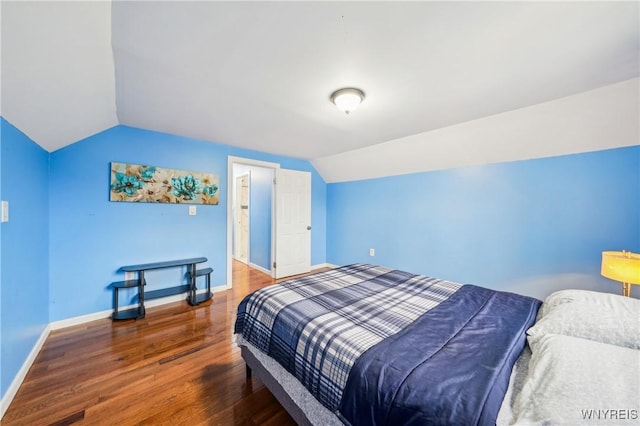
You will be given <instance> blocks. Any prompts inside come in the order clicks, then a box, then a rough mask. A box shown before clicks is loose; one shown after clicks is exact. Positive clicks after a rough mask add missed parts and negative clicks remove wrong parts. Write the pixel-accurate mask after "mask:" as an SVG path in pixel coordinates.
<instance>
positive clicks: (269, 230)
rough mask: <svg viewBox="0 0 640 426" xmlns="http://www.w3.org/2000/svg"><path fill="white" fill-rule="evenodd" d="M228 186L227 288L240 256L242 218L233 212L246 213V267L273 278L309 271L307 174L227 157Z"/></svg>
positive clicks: (309, 234) (309, 239)
mask: <svg viewBox="0 0 640 426" xmlns="http://www.w3.org/2000/svg"><path fill="white" fill-rule="evenodd" d="M243 175H247V176H248V183H247V186H248V190H247V192H248V200H247V201H248V203H246V204H244V203H243V202H242V191H243V189H242V185H243V184H242V182H243V181H242V179H241V177H242V176H243ZM276 176H278V178H277V180H278V184H277V185H276ZM227 182H228V190H227V218H228V220H227V288H231V286H232V283H233V259H235V258H236V256H238V257H239V258H242V253H239V251H242V250H241V245H242V241H241V239H242V230H241V229H240V223H239V222H240V221H241V220H242V218H241V214H238V215H236V212H238V213H240V212H242V211H243V210H245V211H246V212H247V214H248V232H247V235H248V236H247V238H246V239H247V249H246V263H245V264H246V265H247V266H248V267H250V268H251V269H255V270H257V271H260V272H263V273H264V274H267V275H268V276H269V277H273V278H275V277H278V278H279V277H282V276H290V275H295V274H299V273H304V272H309V270H310V266H311V265H310V260H311V210H310V208H311V184H310V183H311V173H310V172H302V171H295V170H285V169H281V168H280V165H279V164H277V163H269V162H265V161H258V160H251V159H247V158H240V157H232V156H229V157H228V174H227ZM305 182H306V183H305ZM301 183H304V184H301ZM276 188H277V189H276ZM278 194H279V195H278ZM245 205H246V206H247V208H246V209H245V208H243V206H245ZM305 206H306V207H305ZM302 207H305V208H302ZM302 212H307V214H306V215H305V214H301V213H302ZM278 217H279V218H280V219H279V220H278ZM238 219H239V220H238ZM237 248H239V249H240V250H239V251H238V250H237ZM243 263H244V262H243ZM276 263H277V269H276ZM276 271H277V272H278V274H276Z"/></svg>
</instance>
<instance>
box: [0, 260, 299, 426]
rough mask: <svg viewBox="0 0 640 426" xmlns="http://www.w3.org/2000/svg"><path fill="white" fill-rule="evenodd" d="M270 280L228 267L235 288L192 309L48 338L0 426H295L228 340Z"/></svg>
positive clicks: (178, 307)
mask: <svg viewBox="0 0 640 426" xmlns="http://www.w3.org/2000/svg"><path fill="white" fill-rule="evenodd" d="M274 282H275V281H274V280H273V279H272V278H271V277H269V276H268V275H266V274H263V273H262V272H259V271H256V270H254V269H251V268H249V267H247V266H246V265H244V264H243V263H240V262H236V261H234V265H233V289H232V290H227V291H224V292H220V293H216V294H215V295H214V297H213V300H212V301H208V302H205V303H203V304H201V305H199V306H197V307H192V306H190V305H188V304H187V302H186V301H185V302H178V303H172V304H168V305H164V306H159V307H155V308H149V309H148V310H147V315H146V318H144V319H142V320H126V321H116V322H114V321H111V320H110V319H102V320H98V321H92V322H89V323H85V324H82V325H78V326H73V327H68V328H65V329H62V330H56V331H53V332H51V334H50V335H49V337H48V338H47V341H46V343H45V344H44V347H43V349H42V350H41V351H40V353H39V355H38V356H37V358H36V360H35V362H34V364H33V365H32V367H31V369H30V371H29V373H28V374H27V377H26V379H25V381H24V382H23V384H22V386H21V387H20V390H19V391H18V393H17V395H16V397H15V398H14V400H13V402H12V404H11V406H10V407H9V409H8V410H7V412H6V413H5V415H4V417H3V419H2V425H4V426H12V425H30V426H31V425H70V424H74V425H75V424H77V425H172V426H173V425H278V426H280V425H283V426H284V425H294V424H295V422H294V421H293V420H292V419H291V417H290V416H289V415H288V414H287V413H286V411H284V409H283V408H282V406H281V405H280V404H279V403H278V401H277V400H276V399H275V398H274V397H273V395H271V393H270V392H269V391H268V390H267V389H266V388H265V387H264V385H263V384H262V383H261V382H260V380H259V379H258V378H257V377H255V376H254V377H253V379H252V380H250V381H246V379H245V364H244V361H243V360H242V358H241V357H240V350H239V349H238V347H237V346H236V344H235V342H234V336H233V324H234V321H235V316H236V309H237V307H238V303H240V301H241V300H242V298H243V297H244V296H245V295H246V294H248V293H250V292H252V291H254V290H256V289H258V288H261V287H264V286H266V285H270V284H273V283H274Z"/></svg>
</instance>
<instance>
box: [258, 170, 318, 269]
mask: <svg viewBox="0 0 640 426" xmlns="http://www.w3.org/2000/svg"><path fill="white" fill-rule="evenodd" d="M250 170H251V192H250V197H251V200H250V203H249V205H250V206H251V207H250V210H249V215H250V219H249V223H250V226H251V230H250V240H251V241H250V242H249V243H250V248H249V257H250V259H249V261H250V262H251V263H253V264H256V265H258V266H261V267H263V268H264V269H267V270H271V208H272V206H271V204H272V196H273V169H266V168H264V167H254V166H252V167H250ZM323 263H324V262H323Z"/></svg>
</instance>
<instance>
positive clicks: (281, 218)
mask: <svg viewBox="0 0 640 426" xmlns="http://www.w3.org/2000/svg"><path fill="white" fill-rule="evenodd" d="M275 172H276V185H275V226H276V230H275V259H274V260H275V261H274V265H275V273H274V276H275V278H282V277H288V276H290V275H297V274H303V273H305V272H309V271H310V270H311V173H309V172H300V171H297V170H286V169H276V171H275Z"/></svg>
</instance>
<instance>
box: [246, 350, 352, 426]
mask: <svg viewBox="0 0 640 426" xmlns="http://www.w3.org/2000/svg"><path fill="white" fill-rule="evenodd" d="M238 344H239V345H240V353H241V355H242V358H243V359H244V361H245V363H246V368H247V370H246V371H247V380H252V376H253V375H254V374H255V375H256V376H257V377H258V378H259V379H260V381H262V383H264V385H265V386H266V387H267V389H269V391H271V393H272V394H273V396H275V397H276V399H277V400H278V402H280V404H282V406H283V407H284V409H285V410H286V411H287V413H289V415H290V416H291V417H292V418H293V420H295V422H296V423H297V424H298V425H305V426H310V425H323V426H324V425H327V426H330V425H331V426H334V425H335V426H338V425H340V426H344V424H343V423H342V422H341V421H340V420H339V419H338V416H336V415H335V414H334V413H332V412H331V411H329V410H328V409H327V408H326V407H324V406H323V405H322V404H320V402H318V401H317V400H316V399H315V398H314V397H313V396H312V395H311V393H309V391H307V389H306V388H305V387H304V386H303V385H302V384H301V383H300V382H299V381H298V380H297V379H296V378H295V377H293V376H292V375H291V374H290V373H289V372H288V371H286V370H285V369H284V368H283V367H282V366H280V364H278V362H277V361H275V360H273V359H272V358H269V357H268V356H267V355H265V354H262V352H260V350H258V349H257V348H255V347H252V346H251V345H250V344H248V343H246V342H242V343H241V342H239V343H238Z"/></svg>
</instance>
